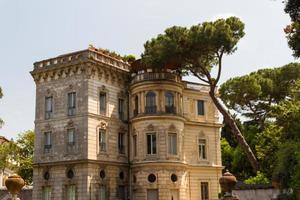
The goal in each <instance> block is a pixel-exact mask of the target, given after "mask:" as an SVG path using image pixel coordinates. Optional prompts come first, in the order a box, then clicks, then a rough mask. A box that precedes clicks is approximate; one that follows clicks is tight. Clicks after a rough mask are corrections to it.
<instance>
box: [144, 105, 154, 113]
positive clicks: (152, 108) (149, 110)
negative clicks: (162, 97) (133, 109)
mask: <svg viewBox="0 0 300 200" xmlns="http://www.w3.org/2000/svg"><path fill="white" fill-rule="evenodd" d="M145 113H146V114H153V113H156V106H146V107H145Z"/></svg>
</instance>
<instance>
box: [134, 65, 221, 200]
mask: <svg viewBox="0 0 300 200" xmlns="http://www.w3.org/2000/svg"><path fill="white" fill-rule="evenodd" d="M208 91H209V87H208V86H207V85H202V84H197V83H192V82H187V81H183V80H182V77H181V76H180V74H178V73H177V72H176V70H174V69H172V68H171V67H163V68H153V67H152V68H151V67H147V66H145V65H143V64H142V63H141V61H139V60H138V61H136V62H134V63H133V64H132V65H131V82H130V86H129V94H130V97H129V98H130V101H129V102H130V103H129V107H130V109H129V110H130V113H129V116H130V141H131V142H130V145H131V149H130V158H129V160H130V174H131V179H132V181H131V183H132V190H131V191H132V198H133V199H147V200H157V199H160V200H169V199H172V200H178V199H203V200H205V199H217V198H218V196H217V194H218V192H219V184H218V179H219V177H220V175H221V170H222V164H221V152H220V127H221V124H220V123H219V118H218V115H219V113H218V111H217V109H216V108H215V106H214V104H213V102H212V100H211V98H210V97H209V94H208Z"/></svg>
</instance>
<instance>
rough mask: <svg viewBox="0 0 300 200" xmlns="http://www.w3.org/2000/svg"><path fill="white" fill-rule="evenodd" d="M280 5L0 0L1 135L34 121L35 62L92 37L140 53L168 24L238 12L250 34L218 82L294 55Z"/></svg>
mask: <svg viewBox="0 0 300 200" xmlns="http://www.w3.org/2000/svg"><path fill="white" fill-rule="evenodd" d="M283 8H284V5H283V3H282V1H281V0H63V1H62V0H43V1H40V0H26V1H24V0H0V86H1V87H2V90H3V92H4V97H3V98H2V99H1V100H0V118H2V119H3V120H4V121H5V125H4V126H3V127H2V129H0V135H3V136H5V137H7V138H9V139H10V138H16V137H17V135H18V134H19V133H21V132H23V131H26V130H29V129H34V117H35V84H34V81H33V79H32V77H31V76H30V74H29V72H30V71H31V70H32V69H33V63H34V62H36V61H39V60H43V59H47V58H51V57H56V56H58V55H60V54H64V53H69V52H72V51H77V50H82V49H86V48H87V47H88V46H89V44H92V45H94V46H95V47H101V48H107V49H110V50H112V51H116V52H118V53H119V54H122V55H123V54H134V55H136V56H137V57H138V56H139V55H140V54H141V53H142V52H143V44H144V43H145V41H147V40H148V39H150V38H152V37H155V36H156V35H157V34H159V33H162V32H163V31H164V30H165V29H166V28H167V27H170V26H173V25H179V26H187V27H189V26H191V25H194V24H198V23H201V22H204V21H211V20H215V19H218V18H220V17H228V16H237V17H240V18H241V20H242V21H243V22H244V23H245V32H246V35H245V36H244V38H243V39H242V40H241V41H240V42H239V44H238V50H237V51H236V52H235V53H234V54H233V55H229V56H226V57H225V58H224V60H223V66H224V68H223V69H224V70H223V73H222V78H221V82H224V81H226V80H227V79H229V78H231V77H236V76H241V75H245V74H247V73H249V72H252V71H255V70H257V69H261V68H267V67H280V66H282V65H285V64H287V63H290V62H295V59H294V58H293V57H292V52H291V50H290V49H289V48H288V46H287V42H286V38H285V35H284V32H283V28H284V27H285V26H286V25H287V24H289V17H288V15H286V14H285V13H284V12H283ZM188 80H195V79H194V78H188Z"/></svg>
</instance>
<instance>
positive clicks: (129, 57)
mask: <svg viewBox="0 0 300 200" xmlns="http://www.w3.org/2000/svg"><path fill="white" fill-rule="evenodd" d="M122 59H123V60H124V61H126V62H128V63H133V62H134V61H135V60H136V58H135V56H134V55H131V54H130V55H125V56H123V58H122Z"/></svg>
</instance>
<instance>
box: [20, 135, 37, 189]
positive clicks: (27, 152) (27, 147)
mask: <svg viewBox="0 0 300 200" xmlns="http://www.w3.org/2000/svg"><path fill="white" fill-rule="evenodd" d="M16 146H17V153H18V156H17V163H18V167H17V173H18V174H19V175H20V176H22V177H23V179H24V180H25V182H26V184H31V183H32V176H33V166H32V165H33V150H34V132H33V131H26V132H24V133H21V134H19V136H18V139H17V141H16Z"/></svg>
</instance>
